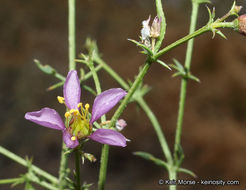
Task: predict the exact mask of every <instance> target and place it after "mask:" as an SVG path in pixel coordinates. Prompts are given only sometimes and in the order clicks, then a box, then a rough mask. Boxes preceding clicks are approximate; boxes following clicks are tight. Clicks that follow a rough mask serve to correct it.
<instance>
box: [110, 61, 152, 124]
mask: <svg viewBox="0 0 246 190" xmlns="http://www.w3.org/2000/svg"><path fill="white" fill-rule="evenodd" d="M151 63H152V61H151V60H150V59H147V60H146V61H145V63H144V66H143V68H142V69H141V70H140V72H139V73H138V75H137V77H136V79H135V81H134V82H133V84H132V86H131V88H130V89H129V91H128V93H127V95H126V96H125V98H124V99H123V101H122V102H121V104H120V106H119V107H118V109H117V110H116V112H115V113H114V115H113V117H112V118H111V122H110V124H109V128H111V127H114V125H115V123H116V121H117V119H118V118H119V117H120V115H121V113H122V112H123V110H124V109H125V108H126V106H127V104H128V103H129V101H130V99H131V97H132V96H133V94H134V92H135V91H136V89H137V88H138V86H139V84H140V83H141V82H142V80H143V78H144V76H145V75H146V73H147V72H148V70H149V68H150V66H151Z"/></svg>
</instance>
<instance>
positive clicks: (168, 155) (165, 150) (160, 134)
mask: <svg viewBox="0 0 246 190" xmlns="http://www.w3.org/2000/svg"><path fill="white" fill-rule="evenodd" d="M137 103H138V104H139V105H140V107H141V108H142V109H143V110H144V112H145V113H146V114H147V116H148V117H149V119H150V121H151V123H152V125H153V127H154V129H155V132H156V135H157V137H158V139H159V142H160V145H161V147H162V151H163V153H164V156H165V157H166V159H167V162H168V163H169V164H171V163H172V155H171V152H170V149H169V147H168V144H167V141H166V138H165V136H164V134H163V132H162V129H161V126H160V124H159V122H158V120H157V119H156V117H155V115H154V113H153V112H152V110H151V109H150V108H149V106H148V105H147V104H146V102H145V101H144V99H143V97H139V98H137Z"/></svg>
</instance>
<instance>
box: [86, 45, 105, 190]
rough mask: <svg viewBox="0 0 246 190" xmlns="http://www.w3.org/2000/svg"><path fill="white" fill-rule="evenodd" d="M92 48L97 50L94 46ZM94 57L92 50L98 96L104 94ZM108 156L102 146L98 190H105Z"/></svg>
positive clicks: (102, 120)
mask: <svg viewBox="0 0 246 190" xmlns="http://www.w3.org/2000/svg"><path fill="white" fill-rule="evenodd" d="M92 48H95V46H93V47H92ZM93 57H94V49H93V50H90V61H89V64H88V66H89V68H90V70H91V73H92V76H93V79H94V83H95V86H96V91H97V94H100V93H101V92H102V89H101V85H100V81H99V78H98V75H97V72H96V70H95V67H94V63H93ZM104 121H106V116H105V115H104V116H102V117H101V122H104ZM108 154H109V146H108V145H106V144H104V145H102V151H101V159H100V171H99V178H98V190H103V189H104V186H105V182H106V176H107V166H108Z"/></svg>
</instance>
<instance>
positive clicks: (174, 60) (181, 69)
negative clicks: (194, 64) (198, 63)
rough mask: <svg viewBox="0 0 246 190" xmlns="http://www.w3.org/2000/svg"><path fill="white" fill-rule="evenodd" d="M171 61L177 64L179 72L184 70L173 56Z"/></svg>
mask: <svg viewBox="0 0 246 190" xmlns="http://www.w3.org/2000/svg"><path fill="white" fill-rule="evenodd" d="M173 62H174V63H175V65H176V66H177V68H178V69H177V70H178V71H180V72H185V69H184V67H183V65H182V64H181V63H180V62H179V61H178V60H177V59H175V58H173Z"/></svg>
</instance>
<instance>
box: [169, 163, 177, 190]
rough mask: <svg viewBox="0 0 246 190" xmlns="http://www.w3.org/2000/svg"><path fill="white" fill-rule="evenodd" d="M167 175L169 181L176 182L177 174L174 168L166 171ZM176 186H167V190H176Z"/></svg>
mask: <svg viewBox="0 0 246 190" xmlns="http://www.w3.org/2000/svg"><path fill="white" fill-rule="evenodd" d="M168 175H169V179H170V180H176V179H177V172H176V169H175V168H170V169H169V170H168ZM176 188H177V186H176V185H169V190H176Z"/></svg>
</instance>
